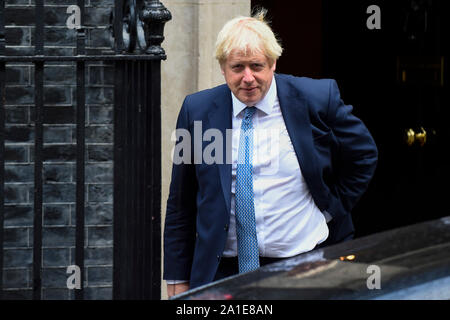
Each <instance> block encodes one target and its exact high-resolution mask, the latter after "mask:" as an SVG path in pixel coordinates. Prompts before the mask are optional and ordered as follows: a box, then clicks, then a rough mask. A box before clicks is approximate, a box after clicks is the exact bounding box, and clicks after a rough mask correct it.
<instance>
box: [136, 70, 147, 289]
mask: <svg viewBox="0 0 450 320" xmlns="http://www.w3.org/2000/svg"><path fill="white" fill-rule="evenodd" d="M135 66H136V71H137V74H136V75H135V76H136V79H137V81H136V91H137V95H136V96H137V110H136V115H137V122H136V132H137V133H138V134H137V135H136V137H137V141H136V151H137V157H136V159H137V160H138V162H137V164H136V172H137V175H136V177H140V178H138V182H139V184H137V188H138V190H136V191H137V193H138V199H139V202H138V203H137V211H136V212H137V214H138V216H137V223H138V225H139V226H145V224H144V217H145V207H144V206H143V202H144V198H145V195H144V192H145V185H144V183H145V179H144V178H143V177H144V176H143V173H144V170H143V166H144V164H145V158H144V157H143V154H142V153H143V152H142V150H144V149H142V147H143V143H142V134H141V132H142V130H143V126H142V123H143V119H142V118H143V117H142V115H143V111H142V108H143V106H142V82H141V80H142V79H141V68H142V64H141V62H140V61H136V62H135ZM138 241H139V242H138V246H139V249H140V250H143V249H144V246H143V244H144V243H145V234H141V235H140V238H138ZM143 257H144V255H143V254H141V255H138V261H137V274H144V273H145V272H144V265H143V261H144V259H143ZM143 280H144V279H142V281H140V282H138V283H139V297H143V294H144V290H145V287H146V283H145V282H144V281H143Z"/></svg>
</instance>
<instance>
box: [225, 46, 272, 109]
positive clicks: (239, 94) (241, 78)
mask: <svg viewBox="0 0 450 320" xmlns="http://www.w3.org/2000/svg"><path fill="white" fill-rule="evenodd" d="M275 66H276V61H275V62H274V63H273V64H272V65H270V63H269V61H268V59H267V57H266V56H265V55H264V54H262V53H256V54H253V55H251V54H249V55H244V54H243V53H241V52H236V50H233V51H231V53H230V55H229V56H228V58H227V60H226V61H225V62H223V63H222V64H221V69H222V74H223V75H224V77H225V81H226V82H227V84H228V87H229V88H230V90H231V92H233V94H234V95H235V96H236V98H238V99H239V100H240V101H241V102H242V103H245V104H246V105H247V106H254V105H255V104H257V103H258V102H259V101H261V100H262V99H263V98H264V97H265V95H266V93H267V91H269V88H270V85H271V83H272V78H273V73H274V72H275Z"/></svg>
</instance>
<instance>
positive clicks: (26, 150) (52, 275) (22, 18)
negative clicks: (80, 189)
mask: <svg viewBox="0 0 450 320" xmlns="http://www.w3.org/2000/svg"><path fill="white" fill-rule="evenodd" d="M113 3H114V1H113V0H86V20H85V22H86V23H85V25H86V27H87V33H86V41H87V42H86V51H87V53H88V54H97V53H101V52H102V51H104V50H108V49H109V48H110V43H111V38H110V34H109V30H108V29H107V28H108V23H109V14H110V11H111V9H112V7H113ZM72 4H76V0H46V1H45V16H44V21H45V53H46V54H48V55H73V54H75V48H76V44H75V41H76V31H75V30H69V29H68V28H67V27H66V20H67V18H68V16H69V14H67V13H66V10H67V7H68V6H69V5H72ZM33 6H34V0H6V11H5V18H6V42H7V49H6V50H7V55H30V54H31V55H32V54H34V47H33V46H34V23H35V16H34V7H33ZM86 66H87V67H86V84H87V89H86V207H85V208H86V209H85V215H86V217H85V237H86V238H85V245H86V247H85V267H86V268H85V272H86V273H85V286H86V289H85V298H86V299H110V298H112V259H113V250H112V245H113V228H112V220H113V210H112V202H113V185H112V182H113V163H112V152H113V147H112V142H113V126H112V115H113V67H112V65H110V64H105V63H101V62H95V63H87V65H86ZM75 74H76V73H75V65H74V64H73V63H54V62H53V63H50V62H49V63H47V64H46V67H45V75H44V84H45V88H44V99H45V100H44V101H45V110H44V154H43V158H44V173H43V180H44V186H43V201H44V205H43V221H42V224H43V229H42V233H43V239H42V245H43V250H42V253H43V258H42V267H43V269H42V286H43V288H42V298H43V299H73V298H74V292H73V290H69V289H67V287H66V281H67V277H68V276H69V275H68V274H66V269H67V266H69V265H73V264H75V261H74V260H75V218H76V216H75V187H76V184H75V181H76V180H75V168H76V165H75V159H76V134H75V131H76V127H75V110H76V83H75ZM33 83H34V67H33V64H27V63H8V64H7V87H6V154H5V157H6V164H5V176H6V179H5V180H6V181H5V224H4V249H5V250H4V270H3V282H4V297H5V298H14V299H30V298H31V297H32V290H31V289H32V281H33V275H32V269H33V268H32V264H33V259H32V257H33V214H34V210H33V188H34V186H33V181H34V163H33V161H34V160H33V159H34V120H33V119H34V105H33V103H34V87H33Z"/></svg>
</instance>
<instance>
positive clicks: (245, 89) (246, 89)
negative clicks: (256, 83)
mask: <svg viewBox="0 0 450 320" xmlns="http://www.w3.org/2000/svg"><path fill="white" fill-rule="evenodd" d="M256 89H258V87H253V88H242V90H244V91H245V92H253V91H255V90H256Z"/></svg>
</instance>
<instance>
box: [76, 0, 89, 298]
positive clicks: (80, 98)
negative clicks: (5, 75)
mask: <svg viewBox="0 0 450 320" xmlns="http://www.w3.org/2000/svg"><path fill="white" fill-rule="evenodd" d="M77 5H78V7H79V8H80V18H81V21H80V22H81V28H79V29H77V55H84V54H85V53H86V50H85V40H86V33H85V26H84V21H85V16H84V14H85V12H84V11H85V10H84V9H85V8H84V0H77ZM85 66H86V65H85V62H84V61H77V62H76V68H77V77H76V78H77V80H76V81H77V108H76V121H77V127H76V136H77V157H76V196H75V198H76V227H75V264H76V265H77V266H78V267H79V268H80V275H81V288H80V289H77V290H76V291H75V299H76V300H82V299H83V298H84V279H85V267H84V243H85V232H84V227H85V222H84V218H85V150H86V149H85V122H86V109H85V108H86V102H85V101H86V100H85V99H86V93H85V84H86V78H85V77H86V76H85Z"/></svg>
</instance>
